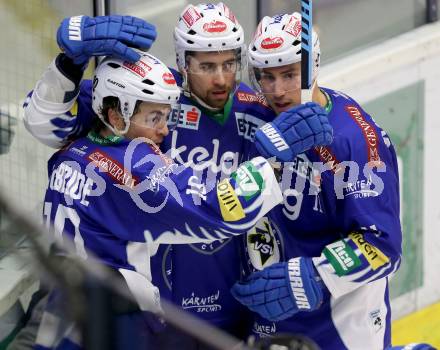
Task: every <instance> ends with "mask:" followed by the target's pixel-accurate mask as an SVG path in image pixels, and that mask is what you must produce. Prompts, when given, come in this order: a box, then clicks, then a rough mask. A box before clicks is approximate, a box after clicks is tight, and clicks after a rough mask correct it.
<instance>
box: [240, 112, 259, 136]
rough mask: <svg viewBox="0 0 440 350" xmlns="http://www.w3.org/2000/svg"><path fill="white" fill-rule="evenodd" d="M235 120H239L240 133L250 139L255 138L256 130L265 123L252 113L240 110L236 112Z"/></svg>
mask: <svg viewBox="0 0 440 350" xmlns="http://www.w3.org/2000/svg"><path fill="white" fill-rule="evenodd" d="M235 120H236V121H237V131H238V134H239V135H240V136H243V137H244V138H245V139H246V140H249V141H254V140H255V132H256V131H257V129H258V128H259V127H260V126H263V125H264V123H265V122H264V121H263V120H261V119H258V118H255V117H254V116H252V115H249V114H246V113H238V112H236V113H235Z"/></svg>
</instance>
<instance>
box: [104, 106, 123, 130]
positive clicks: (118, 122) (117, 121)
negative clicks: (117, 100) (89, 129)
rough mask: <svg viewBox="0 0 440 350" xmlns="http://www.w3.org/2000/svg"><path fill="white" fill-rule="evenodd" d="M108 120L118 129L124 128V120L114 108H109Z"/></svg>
mask: <svg viewBox="0 0 440 350" xmlns="http://www.w3.org/2000/svg"><path fill="white" fill-rule="evenodd" d="M107 117H108V121H109V123H110V125H111V126H113V127H114V128H115V129H116V130H124V126H125V125H124V124H125V123H124V120H123V119H122V118H121V115H120V114H119V113H118V112H117V111H116V110H115V109H113V108H109V109H108V112H107Z"/></svg>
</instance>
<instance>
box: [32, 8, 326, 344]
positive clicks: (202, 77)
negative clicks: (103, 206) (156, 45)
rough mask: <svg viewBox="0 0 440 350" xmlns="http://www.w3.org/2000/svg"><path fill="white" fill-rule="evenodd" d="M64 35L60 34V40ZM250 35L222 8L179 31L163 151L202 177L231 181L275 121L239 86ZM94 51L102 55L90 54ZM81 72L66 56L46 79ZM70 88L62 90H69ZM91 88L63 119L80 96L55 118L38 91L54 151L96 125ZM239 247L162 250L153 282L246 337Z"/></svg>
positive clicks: (227, 242) (194, 187) (198, 14)
mask: <svg viewBox="0 0 440 350" xmlns="http://www.w3.org/2000/svg"><path fill="white" fill-rule="evenodd" d="M67 22H69V21H67ZM62 30H63V27H61V28H60V31H61V32H62ZM60 31H59V33H60ZM65 36H66V35H64V36H63V35H62V34H59V35H58V37H59V38H60V37H61V38H64V37H65ZM243 37H244V34H243V30H242V28H241V26H240V24H239V23H238V22H237V20H236V18H235V16H234V15H233V13H232V12H231V11H230V9H229V8H227V7H226V6H225V5H224V4H222V3H220V4H217V5H213V4H202V5H198V6H192V5H189V6H187V8H185V10H184V11H183V12H182V15H181V16H180V19H179V22H178V26H177V27H176V29H175V42H176V55H177V63H178V67H179V70H180V73H178V72H173V73H174V76H175V78H176V80H177V81H178V83H181V84H182V85H183V87H184V91H185V94H184V96H182V98H181V106H182V114H181V117H180V119H179V122H178V125H177V128H176V130H175V131H174V132H172V133H171V134H170V135H169V136H167V137H165V139H164V141H163V144H162V146H163V147H165V149H167V148H171V150H172V153H171V156H172V157H173V158H174V159H175V160H176V161H177V162H178V163H181V164H186V165H188V166H191V167H192V168H193V169H194V170H195V172H196V174H198V175H199V176H200V177H199V178H200V179H220V178H224V177H225V176H229V174H231V172H233V171H234V170H235V169H236V168H237V165H238V163H239V162H241V161H242V160H245V159H248V158H249V157H251V156H252V155H254V154H256V150H255V149H254V148H253V146H252V141H253V138H254V134H255V131H256V129H257V128H258V127H259V126H261V125H263V124H264V123H265V122H267V121H270V120H272V118H273V117H274V112H273V111H272V110H271V109H270V108H269V107H268V105H267V103H266V101H265V100H264V98H259V97H258V96H256V95H255V93H254V92H253V91H252V90H251V89H250V88H249V87H247V86H246V85H244V84H239V83H238V82H237V80H238V79H237V78H239V76H240V66H241V63H242V62H241V56H242V55H241V53H242V52H243ZM59 42H60V40H59ZM66 43H67V44H66ZM61 46H64V51H65V52H66V55H70V48H69V46H68V40H63V43H62V45H61ZM87 54H89V55H94V54H95V53H94V52H93V50H88V51H87ZM78 70H79V69H78V67H77V68H75V67H73V66H72V65H69V64H68V60H67V59H66V58H65V57H64V56H63V55H61V56H59V57H58V58H57V60H56V61H55V63H54V64H52V65H51V68H50V71H48V73H46V76H47V74H49V73H51V74H55V75H57V77H58V79H60V80H61V81H63V82H64V84H65V85H64V86H70V89H71V90H74V87H75V86H76V85H78V84H79V79H76V78H77V77H78V76H79V77H81V74H78ZM72 71H74V72H76V73H73V72H72ZM43 80H45V79H43ZM72 81H73V82H74V83H72ZM52 85H53V84H52ZM60 85H62V83H60ZM64 86H62V89H60V91H62V92H67V91H66V90H67V89H66V88H65V87H64ZM90 88H91V84H90V82H87V81H84V82H83V83H82V85H81V89H80V93H79V96H78V98H77V100H76V101H77V103H76V104H75V106H77V110H78V113H75V115H74V117H72V116H71V115H66V116H65V115H63V114H64V113H65V112H66V111H68V110H69V109H70V107H71V105H72V104H74V100H75V99H74V97H75V93H70V94H68V93H67V94H64V93H63V96H67V97H70V99H68V101H65V102H66V103H65V104H64V105H63V104H60V103H59V104H58V106H60V107H59V109H55V110H54V112H53V113H52V112H48V110H45V111H44V113H41V110H38V111H37V110H36V109H35V106H34V104H35V103H34V101H36V100H38V96H39V94H40V93H41V91H40V90H36V91H34V93H33V95H32V97H31V98H29V99H28V102H29V103H28V104H27V106H26V107H25V111H26V117H25V120H26V124H27V127H28V129H29V130H30V131H31V132H32V133H33V134H34V135H35V136H36V137H37V138H39V139H40V140H42V141H43V142H45V143H46V144H49V145H51V146H52V147H59V146H61V145H62V144H63V143H64V142H65V140H66V139H67V138H68V137H69V136H70V137H72V136H73V137H75V136H77V135H78V134H80V133H81V132H82V131H83V130H87V129H88V128H89V127H90V126H89V124H90V110H89V107H88V106H89V105H90V97H89V96H90ZM69 103H70V105H69ZM66 107H67V109H66ZM68 114H69V113H68ZM320 115H321V116H322V113H321V114H320ZM75 116H76V118H75ZM317 129H319V130H316V134H320V133H322V126H321V125H319V126H317ZM316 144H318V143H316ZM323 144H324V143H323ZM206 190H209V189H207V188H204V187H203V186H202V183H201V182H200V180H198V179H196V178H192V179H191V188H190V189H189V191H190V192H191V193H192V194H193V198H194V200H195V201H199V200H200V198H199V197H200V196H203V195H204V194H205V193H204V192H205V191H206ZM238 243H239V242H238V240H236V239H224V240H222V241H215V242H210V243H204V244H192V245H191V246H178V247H177V246H173V247H171V246H169V247H166V246H163V247H160V248H159V253H158V254H157V255H156V256H155V257H153V259H152V269H153V280H154V282H155V283H157V284H158V285H159V289H160V290H161V293H162V295H163V296H164V297H167V298H169V299H171V300H173V301H174V302H175V303H176V304H178V305H179V306H181V307H182V308H183V309H186V310H188V311H190V312H193V313H194V314H196V315H198V316H200V317H202V318H203V319H205V320H207V321H209V322H211V323H212V324H214V325H216V326H219V327H221V328H222V329H224V330H227V331H229V332H231V333H234V334H236V335H239V332H238V330H239V329H240V326H241V324H242V323H243V319H242V318H240V317H241V316H242V315H245V313H246V310H247V309H246V308H243V307H242V306H241V304H239V303H238V302H237V301H236V300H235V299H234V298H233V297H232V296H231V295H230V293H229V289H230V287H231V286H232V285H233V283H234V282H235V281H236V280H237V279H238V278H239V277H240V255H239V254H240V253H239V247H238V245H239V244H238ZM195 267H197V268H195ZM211 276H217V277H216V278H211ZM207 277H209V278H207ZM171 285H172V288H171ZM167 291H168V292H167ZM207 301H209V302H207ZM173 339H176V342H179V346H181V347H183V346H184V345H183V344H182V340H181V339H180V340H179V339H178V338H175V337H172V336H170V337H168V340H169V341H173ZM170 346H172V345H170ZM188 347H189V348H190V347H191V345H190V344H189V345H188Z"/></svg>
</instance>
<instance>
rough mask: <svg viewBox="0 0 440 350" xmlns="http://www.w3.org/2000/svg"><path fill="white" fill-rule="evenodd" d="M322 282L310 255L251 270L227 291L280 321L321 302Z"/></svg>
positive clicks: (264, 315) (244, 302)
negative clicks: (244, 279)
mask: <svg viewBox="0 0 440 350" xmlns="http://www.w3.org/2000/svg"><path fill="white" fill-rule="evenodd" d="M323 288H324V284H323V282H322V281H321V278H320V277H319V275H318V272H317V271H316V269H315V267H314V265H313V262H312V259H311V258H304V257H299V258H293V259H290V260H289V261H288V262H281V263H277V264H273V265H271V266H268V267H266V268H265V269H263V270H261V271H257V272H254V273H252V274H251V275H250V276H249V277H248V278H247V280H246V281H245V282H237V283H235V284H234V286H233V287H232V288H231V293H232V295H233V296H234V297H235V299H237V300H238V301H239V302H240V303H242V304H243V305H245V306H247V307H248V308H249V309H250V310H252V311H254V312H256V313H258V314H259V315H261V316H262V317H264V318H265V319H267V320H269V321H281V320H284V319H286V318H289V317H291V316H293V315H294V314H296V313H297V312H299V311H313V310H316V309H317V308H319V307H320V305H321V303H322V301H323Z"/></svg>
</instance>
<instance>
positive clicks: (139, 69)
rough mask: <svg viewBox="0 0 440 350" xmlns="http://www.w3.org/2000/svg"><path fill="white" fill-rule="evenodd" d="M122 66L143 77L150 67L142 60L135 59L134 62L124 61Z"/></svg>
mask: <svg viewBox="0 0 440 350" xmlns="http://www.w3.org/2000/svg"><path fill="white" fill-rule="evenodd" d="M124 67H125V68H128V69H129V70H131V71H132V72H133V73H135V74H137V75H139V76H140V77H141V78H145V76H146V75H147V73H148V72H149V71H151V67H150V66H149V65H148V64H146V63H145V62H142V61H137V62H136V63H130V62H127V61H125V62H124Z"/></svg>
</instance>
